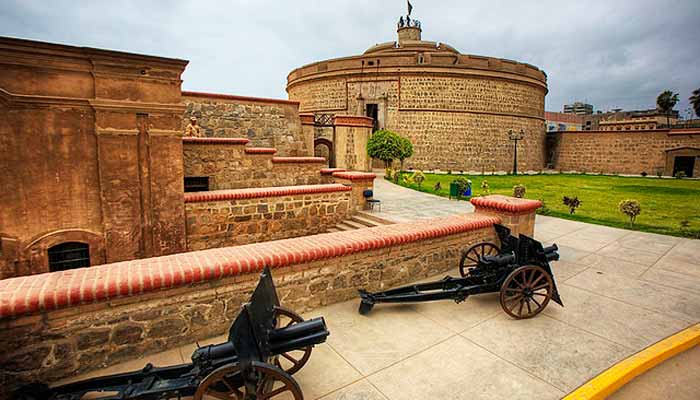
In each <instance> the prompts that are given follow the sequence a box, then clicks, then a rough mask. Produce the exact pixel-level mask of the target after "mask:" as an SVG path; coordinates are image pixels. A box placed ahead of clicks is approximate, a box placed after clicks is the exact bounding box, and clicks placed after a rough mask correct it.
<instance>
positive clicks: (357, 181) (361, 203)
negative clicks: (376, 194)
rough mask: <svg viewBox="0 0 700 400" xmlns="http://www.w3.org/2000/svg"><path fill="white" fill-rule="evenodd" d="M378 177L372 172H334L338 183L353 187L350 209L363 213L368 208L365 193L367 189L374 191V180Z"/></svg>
mask: <svg viewBox="0 0 700 400" xmlns="http://www.w3.org/2000/svg"><path fill="white" fill-rule="evenodd" d="M376 177H377V175H375V174H373V173H371V172H357V171H344V172H333V178H334V179H335V182H336V183H340V184H343V185H345V186H350V187H352V192H351V193H350V209H351V210H352V211H353V212H355V211H362V210H364V209H365V208H366V203H367V202H366V200H365V196H364V195H363V192H364V191H365V190H367V189H370V190H374V178H376Z"/></svg>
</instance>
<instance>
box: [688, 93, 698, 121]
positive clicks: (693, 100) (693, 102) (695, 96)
mask: <svg viewBox="0 0 700 400" xmlns="http://www.w3.org/2000/svg"><path fill="white" fill-rule="evenodd" d="M688 100H690V105H691V106H693V110H694V111H695V115H697V116H698V117H700V89H695V90H693V95H692V96H690V97H689V98H688Z"/></svg>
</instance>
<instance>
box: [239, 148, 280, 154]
mask: <svg viewBox="0 0 700 400" xmlns="http://www.w3.org/2000/svg"><path fill="white" fill-rule="evenodd" d="M245 152H246V153H247V154H275V153H277V149H275V148H274V147H246V148H245Z"/></svg>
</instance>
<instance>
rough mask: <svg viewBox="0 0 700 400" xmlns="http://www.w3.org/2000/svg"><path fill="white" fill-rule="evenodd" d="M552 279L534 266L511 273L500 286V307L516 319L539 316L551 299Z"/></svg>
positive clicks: (526, 266)
mask: <svg viewBox="0 0 700 400" xmlns="http://www.w3.org/2000/svg"><path fill="white" fill-rule="evenodd" d="M553 291H554V283H553V282H552V277H551V276H549V274H548V273H547V272H546V271H545V270H544V269H542V267H538V266H536V265H525V266H523V267H520V268H518V269H516V270H515V271H513V272H511V273H510V275H508V277H507V278H506V280H505V281H504V282H503V286H501V307H503V311H505V312H506V314H508V315H510V316H511V317H513V318H516V319H525V318H532V317H534V316H535V315H537V314H539V313H540V312H541V311H542V310H544V308H545V307H547V304H548V303H549V300H550V299H551V298H552V293H553Z"/></svg>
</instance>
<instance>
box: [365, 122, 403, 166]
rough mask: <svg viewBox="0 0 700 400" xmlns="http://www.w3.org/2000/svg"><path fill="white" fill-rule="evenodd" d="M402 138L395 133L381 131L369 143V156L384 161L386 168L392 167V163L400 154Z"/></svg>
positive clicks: (375, 133)
mask: <svg viewBox="0 0 700 400" xmlns="http://www.w3.org/2000/svg"><path fill="white" fill-rule="evenodd" d="M400 147H401V137H400V136H399V135H397V134H395V133H394V132H391V131H388V130H386V129H380V130H378V131H376V132H374V134H373V135H372V136H371V137H370V138H369V140H368V141H367V154H368V155H369V156H370V157H372V158H376V159H378V160H382V161H384V165H385V167H386V168H389V167H391V163H392V161H394V160H395V159H397V158H398V155H399V154H400V150H399V149H400Z"/></svg>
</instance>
